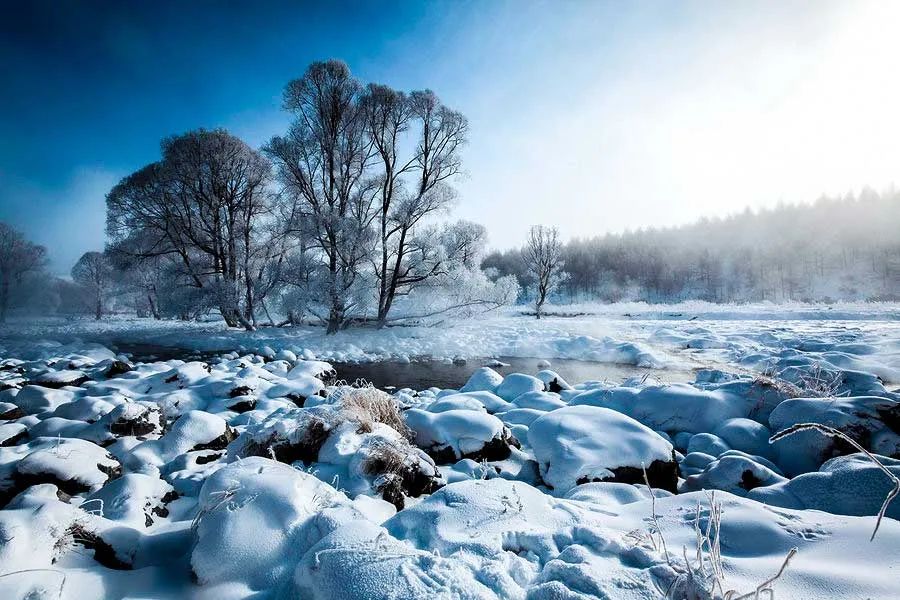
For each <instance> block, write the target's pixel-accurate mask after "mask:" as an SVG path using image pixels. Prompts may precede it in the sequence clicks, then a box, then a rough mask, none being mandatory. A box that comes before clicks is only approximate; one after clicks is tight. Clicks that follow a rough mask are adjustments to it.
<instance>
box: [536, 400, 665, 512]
mask: <svg viewBox="0 0 900 600" xmlns="http://www.w3.org/2000/svg"><path fill="white" fill-rule="evenodd" d="M528 442H529V444H530V445H531V448H532V450H533V451H534V457H535V459H536V460H537V462H538V464H539V465H540V468H541V477H543V479H544V481H545V482H546V483H547V484H548V485H550V486H551V487H552V489H553V492H554V494H556V495H564V494H565V493H566V492H568V491H569V490H571V489H572V488H574V487H575V486H576V485H578V483H579V480H587V481H590V480H593V479H598V480H601V479H612V478H614V477H615V473H613V471H614V470H615V469H618V468H620V467H632V468H636V469H641V467H642V466H643V467H647V468H649V467H650V465H651V464H652V463H653V462H655V461H662V462H669V461H672V445H671V444H670V443H669V442H667V441H666V440H664V439H663V438H661V437H660V436H659V435H657V434H656V433H654V432H653V431H652V430H650V429H648V428H647V427H645V426H643V425H641V424H640V423H638V422H637V421H635V420H634V419H631V418H629V417H627V416H625V415H623V414H622V413H619V412H616V411H613V410H610V409H607V408H597V407H594V406H569V407H566V408H560V409H558V410H554V411H552V412H549V413H547V414H546V415H544V416H543V417H541V418H539V419H537V420H535V421H534V422H533V423H532V424H531V427H530V429H529V430H528Z"/></svg>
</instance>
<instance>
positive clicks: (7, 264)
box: [0, 222, 47, 323]
mask: <svg viewBox="0 0 900 600" xmlns="http://www.w3.org/2000/svg"><path fill="white" fill-rule="evenodd" d="M46 264H47V250H46V248H44V247H43V246H39V245H37V244H33V243H32V242H30V241H28V240H27V239H25V236H24V235H22V234H21V233H20V232H19V231H17V230H15V229H13V228H12V227H10V226H9V225H7V224H6V223H3V222H0V323H3V322H6V316H7V313H8V311H9V304H10V293H11V290H12V289H13V288H15V287H16V286H20V285H21V284H22V282H23V278H24V277H25V275H26V274H28V273H35V272H39V271H41V270H42V269H43V268H44V266H45V265H46Z"/></svg>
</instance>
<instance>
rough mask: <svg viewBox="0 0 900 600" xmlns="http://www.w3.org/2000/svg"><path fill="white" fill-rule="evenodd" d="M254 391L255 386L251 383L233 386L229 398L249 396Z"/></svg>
mask: <svg viewBox="0 0 900 600" xmlns="http://www.w3.org/2000/svg"><path fill="white" fill-rule="evenodd" d="M252 392H253V388H252V387H250V386H249V385H239V386H237V387H235V388H232V390H231V391H230V392H228V397H229V398H237V397H238V396H247V395H249V394H251V393H252Z"/></svg>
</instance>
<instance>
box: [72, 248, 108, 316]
mask: <svg viewBox="0 0 900 600" xmlns="http://www.w3.org/2000/svg"><path fill="white" fill-rule="evenodd" d="M112 278H113V268H112V263H111V262H110V260H109V258H108V257H107V256H106V255H105V254H103V253H102V252H85V253H84V254H82V255H81V258H79V259H78V262H77V263H75V266H74V267H72V281H74V282H75V283H77V284H78V285H80V286H82V287H83V288H84V289H85V290H87V292H88V293H89V295H90V298H91V302H92V304H93V308H94V316H95V318H96V319H97V320H100V318H101V317H102V316H103V310H104V300H105V299H106V296H107V294H108V293H109V289H110V284H111V283H112Z"/></svg>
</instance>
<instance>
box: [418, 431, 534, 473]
mask: <svg viewBox="0 0 900 600" xmlns="http://www.w3.org/2000/svg"><path fill="white" fill-rule="evenodd" d="M521 447H522V444H520V443H519V440H517V439H516V438H515V436H513V434H512V433H511V432H510V431H509V429H507V428H506V427H504V428H503V431H502V432H501V434H500V435H499V436H497V437H495V438H493V439H491V440H489V441H488V442H486V443H485V444H484V446H482V447H481V449H480V450H478V451H477V452H469V453H466V454H461V455H457V453H456V452H455V451H454V450H453V448H451V447H450V446H441V447H437V448H425V452H427V453H428V455H429V456H430V457H431V458H433V459H434V462H435V463H437V464H439V465H452V464H454V463H456V462H457V461H460V460H462V459H464V458H470V459H472V460H474V461H476V462H481V461H489V462H490V461H496V460H506V459H507V458H509V456H510V454H512V448H521Z"/></svg>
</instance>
